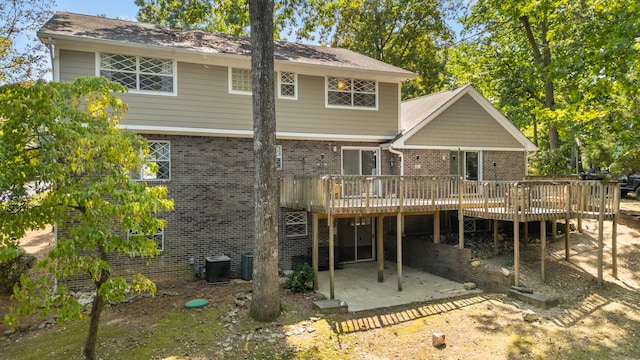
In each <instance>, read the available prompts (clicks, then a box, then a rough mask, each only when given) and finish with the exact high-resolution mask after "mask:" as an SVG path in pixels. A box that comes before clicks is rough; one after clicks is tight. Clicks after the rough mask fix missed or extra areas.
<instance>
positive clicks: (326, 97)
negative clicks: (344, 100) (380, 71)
mask: <svg viewBox="0 0 640 360" xmlns="http://www.w3.org/2000/svg"><path fill="white" fill-rule="evenodd" d="M331 78H335V79H344V80H348V81H349V82H350V86H349V88H350V90H333V89H332V90H329V81H330V80H329V79H331ZM355 80H359V81H371V82H373V83H374V84H375V91H374V92H373V93H371V92H358V91H355V90H354V87H353V82H354V81H355ZM329 91H334V92H343V93H350V94H351V105H338V104H329ZM358 93H362V94H375V96H376V104H375V106H356V105H354V104H353V94H358ZM379 99H380V91H379V86H378V81H377V80H370V79H356V78H350V77H346V76H325V78H324V106H325V107H327V108H336V109H357V110H378V102H379Z"/></svg>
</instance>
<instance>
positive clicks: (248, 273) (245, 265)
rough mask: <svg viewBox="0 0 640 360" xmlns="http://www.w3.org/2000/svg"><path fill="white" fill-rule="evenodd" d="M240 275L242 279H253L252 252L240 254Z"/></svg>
mask: <svg viewBox="0 0 640 360" xmlns="http://www.w3.org/2000/svg"><path fill="white" fill-rule="evenodd" d="M240 277H241V278H242V280H252V279H253V253H252V252H246V253H243V254H242V255H240Z"/></svg>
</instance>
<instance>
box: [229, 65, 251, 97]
mask: <svg viewBox="0 0 640 360" xmlns="http://www.w3.org/2000/svg"><path fill="white" fill-rule="evenodd" d="M228 69H229V94H237V95H251V94H252V91H251V86H249V90H248V91H246V90H236V89H234V88H233V71H234V70H241V71H243V72H244V71H246V72H248V74H249V84H250V85H251V83H252V81H253V80H252V78H251V76H252V75H251V69H247V68H241V67H232V66H229V68H228Z"/></svg>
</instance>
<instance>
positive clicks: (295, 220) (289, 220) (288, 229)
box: [285, 211, 308, 237]
mask: <svg viewBox="0 0 640 360" xmlns="http://www.w3.org/2000/svg"><path fill="white" fill-rule="evenodd" d="M285 233H286V234H287V237H302V236H307V234H308V226H307V212H306V211H290V212H288V213H287V214H286V218H285Z"/></svg>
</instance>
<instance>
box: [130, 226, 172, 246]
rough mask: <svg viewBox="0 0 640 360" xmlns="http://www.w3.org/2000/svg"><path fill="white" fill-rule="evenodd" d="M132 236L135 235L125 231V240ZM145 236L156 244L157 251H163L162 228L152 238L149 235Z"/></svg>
mask: <svg viewBox="0 0 640 360" xmlns="http://www.w3.org/2000/svg"><path fill="white" fill-rule="evenodd" d="M133 235H137V233H135V232H133V231H131V230H129V231H127V240H129V238H130V237H131V236H133ZM145 236H147V237H149V238H151V240H153V241H155V242H156V244H158V251H160V252H163V251H164V228H159V229H158V231H156V233H155V234H154V235H153V236H150V235H149V234H145Z"/></svg>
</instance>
